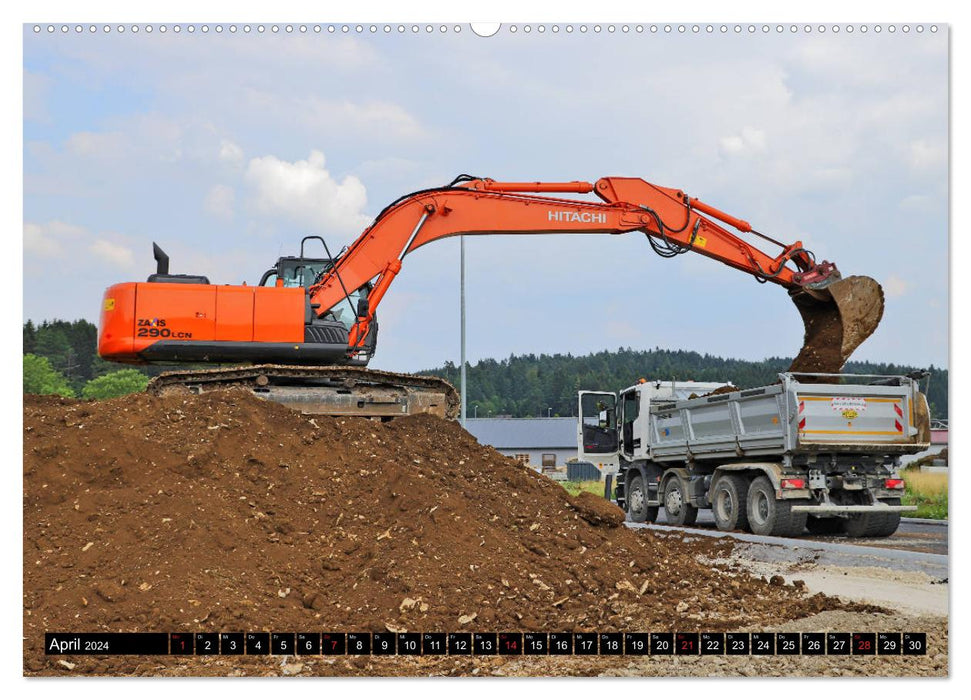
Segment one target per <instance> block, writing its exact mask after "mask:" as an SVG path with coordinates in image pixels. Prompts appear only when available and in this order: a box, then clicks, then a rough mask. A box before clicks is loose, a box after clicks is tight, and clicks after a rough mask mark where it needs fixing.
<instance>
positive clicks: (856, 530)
mask: <svg viewBox="0 0 971 700" xmlns="http://www.w3.org/2000/svg"><path fill="white" fill-rule="evenodd" d="M884 503H886V504H887V505H888V506H899V505H900V499H899V498H888V499H886V500H885V501H884ZM898 527H900V513H860V514H858V515H851V516H850V518H849V519H848V520H847V521H846V534H847V535H849V536H850V537H890V535H892V534H893V533H895V532H896V531H897V528H898Z"/></svg>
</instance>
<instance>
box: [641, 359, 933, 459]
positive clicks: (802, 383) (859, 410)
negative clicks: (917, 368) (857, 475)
mask: <svg viewBox="0 0 971 700" xmlns="http://www.w3.org/2000/svg"><path fill="white" fill-rule="evenodd" d="M797 377H798V378H797ZM779 378H780V382H779V383H778V384H773V385H770V386H766V387H760V388H757V389H747V390H744V391H735V392H732V393H728V394H720V395H715V396H703V397H700V398H694V399H689V400H686V401H675V402H663V403H655V404H653V405H652V406H651V410H650V418H649V420H650V425H649V435H650V440H651V445H650V454H651V459H653V460H655V461H659V462H664V461H674V460H684V459H686V458H688V457H691V458H694V459H733V460H738V459H739V458H758V459H762V460H764V459H765V458H767V457H778V456H782V455H796V454H799V453H814V452H867V453H882V454H910V453H914V452H919V451H921V450H924V449H927V447H928V445H929V442H930V430H929V423H930V421H929V417H928V413H927V403H926V400H925V399H924V397H923V395H922V394H921V393H920V391H919V390H918V388H917V383H916V382H915V381H914V380H912V379H910V378H908V377H896V376H895V377H887V376H875V375H805V374H800V375H793V374H790V373H783V374H780V375H779ZM837 378H838V379H837ZM826 381H839V382H840V383H824V382H826Z"/></svg>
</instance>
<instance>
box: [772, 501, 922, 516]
mask: <svg viewBox="0 0 971 700" xmlns="http://www.w3.org/2000/svg"><path fill="white" fill-rule="evenodd" d="M790 510H792V512H793V513H809V514H811V515H818V514H822V515H835V514H838V513H906V512H910V511H915V510H917V506H890V505H887V504H886V503H880V504H878V505H869V506H867V505H862V506H837V505H817V506H802V505H795V504H793V505H792V506H790Z"/></svg>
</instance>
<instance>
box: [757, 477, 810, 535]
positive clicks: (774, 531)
mask: <svg viewBox="0 0 971 700" xmlns="http://www.w3.org/2000/svg"><path fill="white" fill-rule="evenodd" d="M746 502H747V503H746V510H747V513H748V523H749V526H750V527H751V528H752V532H754V533H755V534H756V535H773V536H775V537H795V536H796V535H801V534H802V533H803V530H805V529H806V514H805V513H793V512H792V502H791V501H783V500H777V499H776V497H775V488H773V486H772V482H771V481H769V477H767V476H760V477H758V478H756V479H755V480H754V481H753V482H752V485H751V486H749V487H748V498H747V499H746Z"/></svg>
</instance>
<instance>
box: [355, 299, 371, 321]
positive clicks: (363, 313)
mask: <svg viewBox="0 0 971 700" xmlns="http://www.w3.org/2000/svg"><path fill="white" fill-rule="evenodd" d="M369 311H370V306H369V304H368V299H367V297H364V296H362V297H361V298H359V299H358V300H357V317H358V318H367V316H368V312H369Z"/></svg>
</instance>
